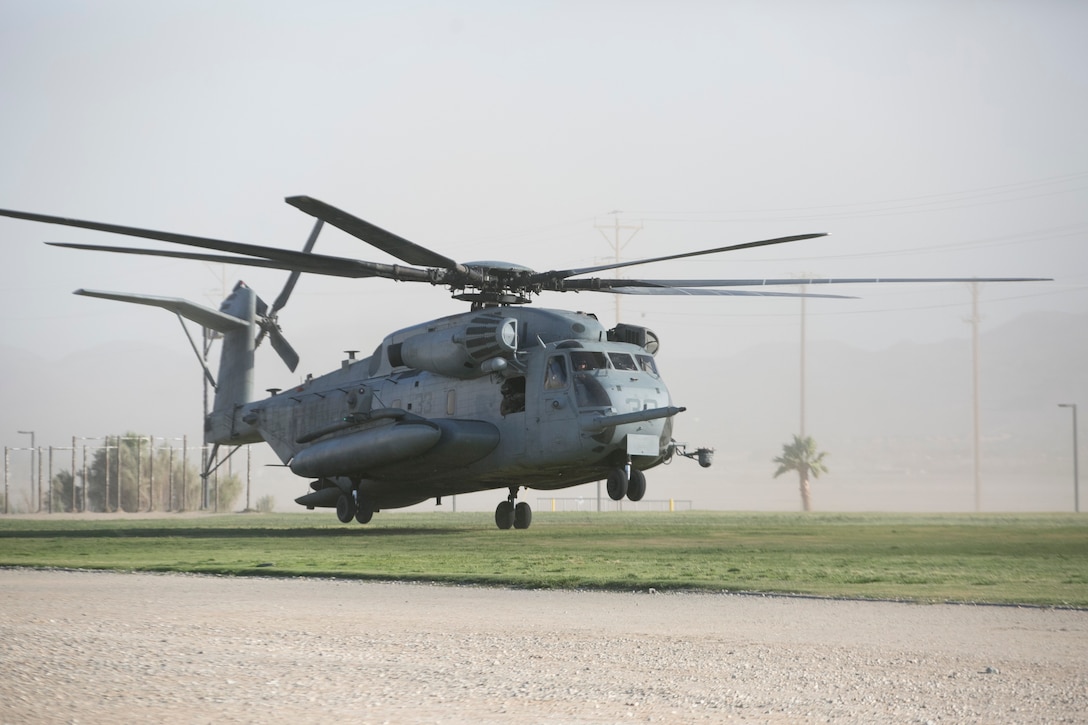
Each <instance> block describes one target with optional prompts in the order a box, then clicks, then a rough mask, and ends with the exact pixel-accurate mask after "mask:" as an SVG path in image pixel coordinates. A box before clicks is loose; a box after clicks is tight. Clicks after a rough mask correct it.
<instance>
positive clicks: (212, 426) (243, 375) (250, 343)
mask: <svg viewBox="0 0 1088 725" xmlns="http://www.w3.org/2000/svg"><path fill="white" fill-rule="evenodd" d="M76 294H77V295H83V296H85V297H99V298H101V299H107V300H118V301H120V302H131V303H134V304H138V305H150V306H152V307H161V308H163V309H164V310H169V311H171V312H174V313H176V314H177V315H179V316H181V317H185V318H186V319H189V320H192V321H193V322H196V323H197V324H199V325H202V326H204V327H207V328H209V329H212V330H215V331H216V332H220V333H222V334H223V349H222V350H221V353H220V356H219V376H218V383H217V385H216V392H215V403H214V404H213V406H212V412H211V413H210V414H209V415H208V418H207V420H205V421H204V440H205V441H206V442H207V443H222V444H231V445H238V444H241V443H256V442H259V441H261V440H263V439H262V438H261V436H260V434H259V433H258V432H257V431H256V430H255V429H253V428H252V427H251V426H249V425H247V424H245V423H243V422H242V421H241V420H240V416H239V411H240V409H241V408H242V406H244V405H245V404H246V403H248V402H250V401H251V400H252V399H253V359H254V354H253V351H254V348H255V346H256V340H257V329H258V324H257V295H256V293H254V292H253V290H251V289H250V288H249V287H247V286H246V285H245V284H244V283H242V282H239V283H238V284H236V285H235V286H234V290H233V291H232V292H231V293H230V296H228V297H227V299H225V300H223V304H222V305H220V308H219V309H218V310H213V309H212V308H210V307H205V306H203V305H199V304H197V303H195V302H189V301H188V300H183V299H180V298H176V297H155V296H153V295H135V294H125V293H121V292H100V291H96V290H83V289H81V290H76ZM194 350H195V346H194ZM201 364H203V360H202V361H201Z"/></svg>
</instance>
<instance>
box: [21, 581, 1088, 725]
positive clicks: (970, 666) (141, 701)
mask: <svg viewBox="0 0 1088 725" xmlns="http://www.w3.org/2000/svg"><path fill="white" fill-rule="evenodd" d="M512 719H513V720H515V721H522V722H534V723H535V722H543V723H617V722H676V723H686V722H718V721H733V722H743V723H816V722H870V723H926V722H933V723H969V722H977V723H1058V722H1070V723H1073V722H1076V723H1084V722H1088V612H1085V611H1064V610H1048V609H1021V608H1014V607H984V606H956V605H913V604H897V603H883V602H854V601H827V600H816V599H801V598H789V597H758V596H739V595H726V594H679V593H676V594H674V593H658V594H653V593H650V592H639V593H631V594H615V593H597V592H567V591H562V592H555V591H511V590H506V589H491V588H480V587H445V586H431V585H425V584H392V583H364V582H350V581H331V580H307V579H256V578H246V579H233V578H220V577H203V576H186V575H153V574H124V573H97V572H63V571H31V570H19V569H15V570H0V722H3V723H62V722H63V723H69V722H79V723H107V722H108V723H117V722H152V721H159V722H190V723H211V722H215V723H222V722H247V723H248V722H260V723H295V724H297V723H309V722H330V721H335V720H344V721H348V722H359V723H371V722H373V723H379V722H393V723H400V722H435V723H465V722H471V723H481V722H507V721H511V720H512Z"/></svg>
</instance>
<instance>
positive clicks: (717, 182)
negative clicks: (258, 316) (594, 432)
mask: <svg viewBox="0 0 1088 725" xmlns="http://www.w3.org/2000/svg"><path fill="white" fill-rule="evenodd" d="M1086 28H1088V4H1085V3H1083V2H1074V1H1072V0H1070V1H1067V2H1045V1H1038V0H1032V1H1031V2H1027V1H1024V2H994V1H987V2H947V1H942V2H820V3H810V2H722V3H712V2H670V3H664V2H517V3H507V2H471V1H469V2H451V3H441V2H320V1H318V2H308V3H297V2H274V1H269V0H261V1H259V2H230V3H222V2H198V1H192V0H189V1H186V2H155V3H148V2H144V1H142V0H135V1H132V2H114V1H110V0H95V1H94V2H67V1H63V0H56V1H51V2H45V3H31V2H26V1H25V0H0V108H2V112H0V207H4V208H12V209H21V210H27V211H36V212H42V213H48V214H58V215H66V216H72V217H78V218H84V219H93V220H97V221H109V222H116V223H123V224H130V225H133V226H144V227H149V228H154V229H167V230H171V231H181V232H188V233H192V234H200V235H207V236H213V237H217V238H221V239H232V240H238V241H246V242H253V243H261V244H272V245H279V246H284V247H295V248H298V247H301V245H302V244H303V242H304V241H305V238H306V236H307V234H308V232H309V229H310V226H311V221H312V220H311V219H310V218H309V217H306V216H305V215H303V214H301V213H300V212H298V211H297V210H295V209H293V208H291V207H289V206H287V205H286V204H284V203H283V201H282V199H283V197H285V196H289V195H294V194H308V195H311V196H315V197H318V198H320V199H323V200H325V201H328V202H330V203H332V204H335V205H338V206H341V207H343V208H345V209H347V210H349V211H351V212H353V213H355V214H357V215H359V216H361V217H363V218H365V219H368V220H370V221H373V222H374V223H376V224H379V225H380V226H383V227H385V228H387V229H390V230H391V231H395V232H397V233H398V234H400V235H402V236H405V237H408V238H409V239H412V240H414V241H416V242H418V243H420V244H423V245H425V246H427V247H430V248H432V249H435V250H437V251H439V252H442V253H443V254H446V255H448V256H451V257H453V258H456V259H458V260H462V261H471V260H476V259H501V260H508V261H514V262H518V263H522V264H526V265H529V266H531V267H534V268H536V269H548V268H561V267H570V266H585V265H591V264H597V263H602V262H604V261H607V260H608V259H609V258H610V257H611V256H612V254H613V248H612V242H611V238H612V236H611V235H612V232H611V231H606V230H602V229H599V228H598V227H602V226H609V225H612V224H613V223H615V222H618V223H620V224H621V225H624V226H628V225H641V229H639V230H638V231H637V233H634V234H633V236H632V232H631V231H630V230H626V231H624V232H623V233H622V236H621V241H624V242H626V245H625V247H624V248H623V252H622V254H623V256H624V257H625V258H629V259H637V258H643V257H651V256H656V255H660V254H663V253H669V252H679V251H687V250H692V249H699V248H706V247H714V246H721V245H724V244H730V243H736V242H741V241H747V240H753V239H762V238H767V237H773V236H780V235H785V234H797V233H804V232H830V233H831V234H832V236H830V237H828V238H825V239H820V240H812V241H808V242H802V243H799V244H795V245H790V246H785V247H777V248H774V249H765V250H753V251H749V252H742V253H737V254H734V255H729V256H723V257H718V258H704V259H700V260H697V261H685V262H678V263H673V264H670V265H665V266H654V267H646V268H638V269H633V270H628V274H629V275H631V276H635V275H643V276H647V277H655V276H656V277H683V276H694V277H707V276H715V277H717V276H722V277H790V276H800V275H813V276H918V275H931V276H946V275H956V276H959V275H1031V276H1046V277H1054V278H1056V280H1057V281H1056V282H1054V283H1050V284H1046V285H1043V284H1027V285H1009V286H1004V287H999V286H997V285H988V286H986V287H985V288H984V290H983V294H982V301H983V310H982V311H983V314H984V316H985V322H984V325H988V326H992V325H995V324H998V323H1000V322H1003V321H1007V320H1010V319H1013V318H1015V317H1016V316H1018V315H1020V314H1023V313H1024V312H1027V311H1031V310H1061V311H1071V312H1080V313H1083V312H1088V247H1086V241H1088V143H1086V142H1085V129H1086V128H1088V43H1085V42H1084V32H1085V29H1086ZM617 210H618V212H619V213H615V214H613V213H612V212H615V211H617ZM0 240H2V244H3V248H4V249H5V251H6V259H7V262H6V264H4V265H3V267H2V271H0V321H2V329H3V333H4V335H3V338H4V344H6V345H9V346H15V347H19V348H24V349H27V350H32V351H37V352H39V353H40V354H42V355H44V356H46V357H47V358H50V359H54V358H59V357H61V356H63V355H64V354H67V353H71V352H75V351H79V350H83V349H87V348H90V347H94V346H96V345H99V344H102V343H104V342H110V341H114V340H123V339H144V340H149V341H152V342H155V343H161V344H163V345H166V346H170V347H171V348H173V349H175V350H177V354H178V355H188V354H190V353H189V352H188V349H187V348H188V345H187V343H186V342H185V341H184V338H183V337H182V336H181V335H180V331H179V330H178V326H177V323H176V322H175V321H174V320H173V319H171V316H170V315H168V314H167V313H164V312H160V311H157V310H150V309H146V308H138V307H129V306H126V305H122V304H117V303H109V302H105V301H100V300H92V299H85V298H79V297H74V296H72V295H71V294H70V292H71V291H72V290H74V289H76V288H79V287H87V288H92V289H107V290H119V291H127V292H149V293H155V294H162V295H168V296H181V297H189V298H192V299H196V300H198V301H202V302H205V303H207V304H211V305H215V304H217V302H218V298H219V297H220V296H221V295H220V292H221V291H222V289H223V288H224V286H229V285H230V284H232V283H233V282H234V280H235V279H238V278H243V279H245V280H246V281H247V282H249V283H250V284H251V286H253V287H255V288H256V289H258V291H259V292H260V293H261V294H262V295H263V296H264V297H265V299H268V300H271V299H272V298H274V297H275V296H276V294H277V293H278V291H279V288H280V287H281V286H282V284H283V281H284V279H285V276H286V275H285V273H279V272H274V271H261V270H250V269H238V268H232V269H227V270H223V269H222V268H218V269H216V268H212V267H210V266H208V265H205V264H202V263H198V262H183V261H180V262H179V261H170V260H155V259H150V258H128V257H120V256H116V255H106V254H93V253H88V252H79V251H73V250H62V249H55V248H51V247H46V246H45V245H43V244H42V242H43V241H72V242H87V243H101V244H113V243H122V244H124V243H129V242H126V241H125V240H123V239H118V238H116V237H110V236H108V235H103V234H98V233H93V232H87V231H81V230H74V229H65V228H61V227H47V226H44V225H37V224H33V223H30V222H23V221H17V220H11V219H0ZM628 240H629V241H628ZM141 244H143V245H145V246H146V245H147V244H146V243H141ZM152 244H153V243H152ZM317 251H321V252H326V253H329V254H339V255H343V256H353V257H358V258H362V259H369V260H374V261H381V262H389V261H392V260H391V259H389V258H388V257H386V256H385V255H384V254H383V253H381V252H379V251H377V250H374V249H372V248H370V247H368V246H366V245H365V244H363V243H362V242H359V241H357V240H355V239H353V238H351V237H348V236H347V235H344V234H342V233H340V232H338V231H336V230H334V229H329V230H326V231H325V232H324V233H323V235H322V237H321V239H320V240H319V241H318V246H317ZM840 291H841V292H843V293H846V294H857V295H860V296H862V297H863V298H864V299H861V300H849V301H832V300H827V301H812V302H810V303H809V304H808V313H809V326H808V330H809V336H810V337H811V338H812V339H815V340H819V339H834V340H841V341H844V342H848V343H850V344H853V345H856V346H859V347H866V348H870V349H879V348H883V347H886V346H888V345H890V344H892V343H894V342H896V341H900V340H914V341H933V340H941V339H945V338H949V337H966V336H968V335H969V332H970V330H969V326H968V325H966V324H964V319H965V318H966V317H967V316H968V315H969V314H970V294H969V291H968V289H967V287H966V286H965V285H939V286H935V287H922V286H917V285H911V286H906V287H894V288H880V289H878V288H876V287H853V288H843V289H841V290H840ZM540 302H541V303H543V304H546V305H552V306H561V307H569V308H577V309H587V310H593V311H597V312H598V313H599V314H600V316H601V317H602V319H604V320H605V321H606V322H608V323H611V322H612V318H613V314H614V313H613V309H614V308H613V299H612V298H611V297H610V296H607V295H593V294H589V293H586V294H582V295H577V296H576V295H567V296H558V295H550V296H545V297H544V298H543V299H542V300H541V301H540ZM461 309H463V305H462V304H461V303H457V302H453V301H451V300H449V299H448V295H447V294H446V292H445V291H444V290H442V289H440V288H429V287H426V286H422V285H416V286H410V285H404V284H395V283H392V282H388V281H381V280H369V281H344V280H336V279H326V278H318V277H308V278H304V279H303V280H302V282H301V283H300V284H299V285H298V288H297V290H296V292H295V296H294V298H293V299H292V300H291V302H290V304H289V305H288V307H287V308H286V310H285V311H284V312H283V313H282V314H281V320H282V322H283V325H284V329H285V331H286V333H287V335H288V337H289V338H290V339H291V340H292V342H293V343H294V344H295V346H296V347H297V348H298V349H299V351H300V353H301V354H302V359H303V363H302V366H301V368H300V371H299V372H300V374H305V373H306V372H316V373H320V372H323V371H324V370H326V369H328V368H331V367H333V366H335V365H336V364H337V363H338V360H339V359H340V357H341V354H340V351H341V350H344V349H348V348H359V349H363V350H370V349H372V348H373V347H374V346H375V345H376V344H377V343H378V342H379V340H380V338H381V337H382V336H383V335H384V334H386V333H388V332H390V331H392V330H394V329H398V328H400V327H405V326H408V325H410V324H414V323H416V322H420V321H422V320H425V319H428V318H430V317H434V316H437V315H441V314H452V313H454V312H458V311H460V310H461ZM798 309H799V304H798V302H797V301H795V300H791V301H776V300H734V299H728V298H719V299H714V298H705V299H675V300H661V299H660V298H652V299H648V300H647V299H633V298H630V297H625V298H624V299H623V307H622V316H623V317H624V318H625V319H627V321H630V322H641V324H646V325H648V326H650V327H653V328H654V329H656V330H657V332H658V333H659V334H660V336H661V337H662V338H663V341H664V342H663V345H664V351H663V353H662V354H663V355H666V354H667V355H669V356H670V360H671V365H672V367H673V368H676V367H677V365H678V363H680V362H681V361H682V360H683V359H684V357H686V356H708V355H715V354H725V353H729V352H733V351H737V350H741V349H743V348H745V347H748V346H751V345H753V344H755V343H758V342H764V341H772V340H792V339H796V336H797V329H798V322H797V319H798V315H797V313H798ZM1074 332H1075V334H1083V333H1084V331H1074ZM708 339H712V340H714V341H715V344H714V345H708V344H707V340H708ZM261 364H262V371H261V376H262V381H261V382H268V383H269V384H281V385H282V384H283V383H284V382H290V380H291V376H290V374H289V373H287V372H286V370H284V369H283V368H282V367H278V366H279V363H278V361H275V360H274V358H272V357H271V356H270V355H269V356H267V357H265V358H263V359H262V363H261ZM0 438H4V439H5V440H7V439H8V438H11V439H12V440H11V444H12V445H18V444H20V442H22V439H20V438H19V437H18V436H9V435H7V434H6V433H5V434H3V435H0Z"/></svg>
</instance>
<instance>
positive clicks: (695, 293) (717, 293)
mask: <svg viewBox="0 0 1088 725" xmlns="http://www.w3.org/2000/svg"><path fill="white" fill-rule="evenodd" d="M567 289H568V290H570V289H571V288H570V287H568V288H567ZM575 289H576V288H575ZM577 291H584V292H607V293H609V294H615V295H646V296H655V295H661V296H665V295H673V296H686V297H817V298H822V299H836V300H854V299H857V297H854V296H853V295H829V294H820V293H816V292H764V291H762V290H760V291H756V290H739V289H713V288H709V287H658V286H653V285H647V286H640V285H631V286H623V285H617V286H614V287H612V286H606V287H592V288H586V289H584V290H577Z"/></svg>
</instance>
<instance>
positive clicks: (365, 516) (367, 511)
mask: <svg viewBox="0 0 1088 725" xmlns="http://www.w3.org/2000/svg"><path fill="white" fill-rule="evenodd" d="M372 518H374V509H373V508H371V507H370V505H368V504H367V503H366V501H360V502H359V504H358V505H357V506H356V507H355V520H356V521H358V522H359V523H360V524H369V523H370V520H371V519H372Z"/></svg>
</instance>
